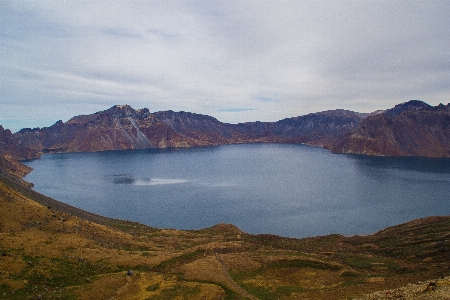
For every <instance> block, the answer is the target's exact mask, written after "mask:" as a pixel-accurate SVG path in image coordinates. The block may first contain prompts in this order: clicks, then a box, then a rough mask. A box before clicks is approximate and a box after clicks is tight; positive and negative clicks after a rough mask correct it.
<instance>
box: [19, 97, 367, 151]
mask: <svg viewBox="0 0 450 300" xmlns="http://www.w3.org/2000/svg"><path fill="white" fill-rule="evenodd" d="M364 117H365V115H364V114H359V113H355V112H350V111H344V110H335V111H326V112H321V113H315V114H309V115H306V116H300V117H295V118H289V119H284V120H280V121H278V122H272V123H270V122H252V123H241V124H227V123H222V122H220V121H218V120H217V119H215V118H213V117H210V116H205V115H200V114H195V113H190V112H174V111H163V112H154V113H151V112H150V111H149V110H148V109H146V108H143V109H139V110H135V109H133V108H132V107H130V106H128V105H122V106H120V105H116V106H113V107H111V108H110V109H107V110H105V111H101V112H97V113H94V114H91V115H83V116H76V117H73V118H72V119H70V120H69V121H67V122H65V123H64V122H62V121H58V122H56V123H55V124H54V125H52V126H50V127H45V128H34V129H31V128H26V129H22V130H20V131H19V132H17V133H15V134H14V136H15V138H16V139H17V141H18V142H19V143H20V144H21V145H22V146H23V147H26V148H31V149H34V150H36V151H38V152H43V153H51V152H93V151H105V150H123V149H146V148H168V147H195V146H214V145H224V144H236V143H258V142H266V143H313V144H321V143H323V142H324V141H325V140H327V139H329V138H331V137H336V136H338V135H340V134H343V133H344V132H346V131H348V130H350V129H353V128H355V127H356V126H357V125H358V124H359V123H360V122H361V120H362V119H363V118H364Z"/></svg>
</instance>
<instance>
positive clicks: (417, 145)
mask: <svg viewBox="0 0 450 300" xmlns="http://www.w3.org/2000/svg"><path fill="white" fill-rule="evenodd" d="M325 147H326V148H327V149H330V150H331V151H332V152H334V153H354V154H365V155H378V156H428V157H450V104H447V105H443V104H440V105H438V106H434V107H433V106H430V105H428V104H426V103H424V102H422V101H418V100H411V101H409V102H406V103H402V104H399V105H396V106H395V107H394V108H392V109H389V110H386V111H385V112H384V113H380V114H376V115H372V116H369V117H367V118H365V119H364V120H363V121H362V122H361V123H360V124H359V125H358V127H357V128H356V129H354V130H350V131H349V132H347V133H346V134H345V135H344V136H342V137H341V138H339V139H337V140H335V141H334V142H332V143H329V144H327V145H326V146H325Z"/></svg>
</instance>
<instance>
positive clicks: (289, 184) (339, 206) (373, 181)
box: [25, 144, 450, 238]
mask: <svg viewBox="0 0 450 300" xmlns="http://www.w3.org/2000/svg"><path fill="white" fill-rule="evenodd" d="M25 163H26V164H27V165H28V166H30V167H32V168H34V170H33V171H32V172H31V173H30V174H29V175H27V176H26V177H25V180H27V181H30V182H33V183H34V184H35V187H34V189H35V190H36V191H38V192H40V193H43V194H45V195H47V196H50V197H52V198H55V199H57V200H60V201H62V202H65V203H67V204H70V205H73V206H76V207H78V208H81V209H84V210H87V211H90V212H93V213H96V214H100V215H103V216H107V217H113V218H119V219H126V220H131V221H137V222H141V223H143V224H147V225H150V226H153V227H158V228H175V229H200V228H206V227H210V226H212V225H215V224H217V223H232V224H234V225H236V226H238V227H239V228H240V229H242V230H244V231H245V232H248V233H268V234H276V235H281V236H287V237H297V238H301V237H308V236H317V235H327V234H333V233H340V234H344V235H355V234H359V235H362V234H370V233H374V232H376V231H378V230H381V229H383V228H386V227H388V226H392V225H396V224H400V223H403V222H406V221H410V220H412V219H416V218H421V217H426V216H431V215H449V214H450V159H446V158H417V157H415V158H412V157H406V158H399V157H396V158H392V157H368V156H360V155H343V154H332V153H331V152H329V151H327V150H324V149H322V148H320V147H312V146H306V145H285V144H244V145H227V146H217V147H199V148H185V149H148V150H125V151H106V152H97V153H62V154H49V155H44V156H43V157H42V158H40V159H37V160H32V161H27V162H25Z"/></svg>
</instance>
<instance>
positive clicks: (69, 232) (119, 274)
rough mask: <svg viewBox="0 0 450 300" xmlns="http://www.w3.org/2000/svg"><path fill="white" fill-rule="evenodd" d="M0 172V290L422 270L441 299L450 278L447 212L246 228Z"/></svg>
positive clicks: (181, 285)
mask: <svg viewBox="0 0 450 300" xmlns="http://www.w3.org/2000/svg"><path fill="white" fill-rule="evenodd" d="M0 179H1V180H0V255H1V256H0V270H1V272H0V296H2V297H3V298H4V299H39V298H42V299H52V298H53V299H175V298H177V297H178V298H179V299H349V298H353V297H362V296H363V295H364V294H367V293H370V292H374V291H378V290H386V289H393V288H398V287H401V286H404V285H406V284H408V283H416V282H418V281H425V282H426V284H425V285H424V288H423V289H419V290H418V291H417V292H416V296H417V295H418V296H421V297H422V296H427V297H428V298H423V299H445V298H439V297H441V296H442V295H443V294H442V293H444V292H445V289H446V288H448V285H449V284H450V281H449V280H448V278H447V279H445V280H440V281H431V280H432V279H433V278H439V277H441V276H448V275H450V260H449V257H450V217H430V218H425V219H420V220H415V221H412V222H409V223H406V224H402V225H399V226H394V227H391V228H388V229H385V230H382V231H380V232H378V233H376V234H373V235H369V236H355V237H344V236H341V235H330V236H324V237H314V238H307V239H291V238H283V237H278V236H273V235H250V234H246V233H244V232H242V231H240V230H239V229H238V228H236V227H235V226H233V225H227V224H219V225H216V226H213V227H211V228H207V229H203V230H197V231H178V230H168V229H155V228H151V227H147V226H143V225H141V224H138V223H132V222H127V221H119V220H114V219H109V218H104V217H101V216H97V215H93V214H90V213H88V212H83V211H80V210H77V209H75V208H73V207H70V206H68V205H65V204H62V203H60V202H58V201H56V200H53V199H50V198H48V197H45V196H43V195H40V194H38V193H36V192H34V191H32V190H29V189H27V188H25V187H23V186H21V185H19V184H16V183H15V182H13V181H9V180H8V179H7V178H5V177H3V176H0ZM43 204H44V205H43ZM428 287H430V288H428ZM386 293H387V292H386ZM368 299H373V298H368Z"/></svg>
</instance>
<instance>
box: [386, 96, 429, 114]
mask: <svg viewBox="0 0 450 300" xmlns="http://www.w3.org/2000/svg"><path fill="white" fill-rule="evenodd" d="M428 107H431V105H429V104H427V103H425V102H423V101H421V100H409V101H408V102H404V103H400V104H397V105H396V106H394V108H391V109H388V110H386V114H387V115H390V116H398V115H399V114H401V113H402V112H404V111H411V110H418V109H422V108H428Z"/></svg>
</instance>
